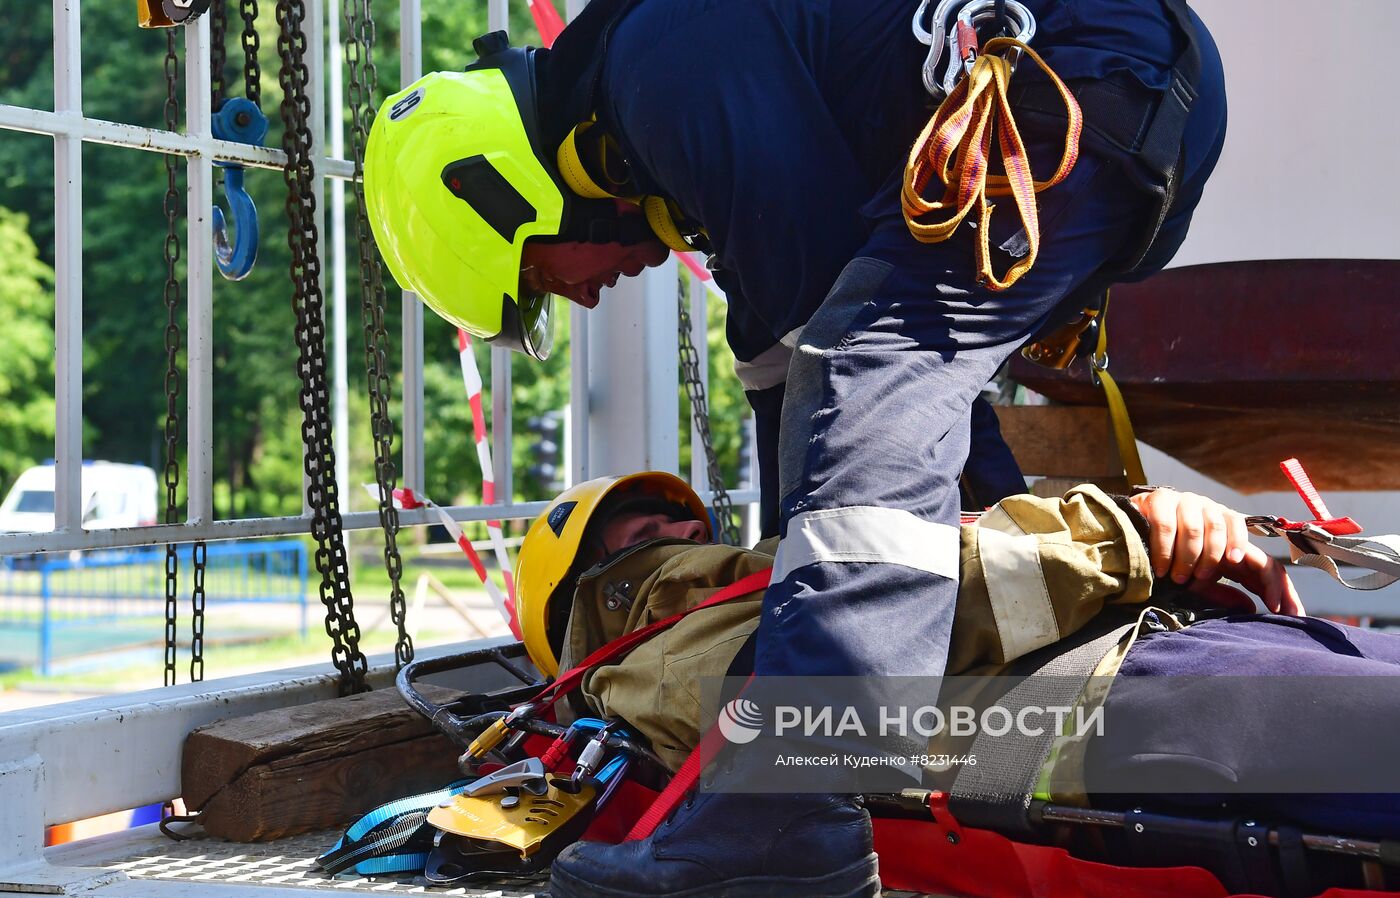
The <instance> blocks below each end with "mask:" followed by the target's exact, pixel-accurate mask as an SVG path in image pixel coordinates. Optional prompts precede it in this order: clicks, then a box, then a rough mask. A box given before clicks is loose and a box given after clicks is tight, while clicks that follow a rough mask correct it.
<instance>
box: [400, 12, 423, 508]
mask: <svg viewBox="0 0 1400 898" xmlns="http://www.w3.org/2000/svg"><path fill="white" fill-rule="evenodd" d="M399 22H400V23H401V24H400V33H399V82H400V83H401V84H403V85H405V86H407V85H409V84H412V83H413V82H414V81H417V80H418V78H419V77H420V76H421V75H422V74H423V13H422V9H421V4H420V3H419V0H399ZM402 309H403V324H402V331H401V333H402V335H403V485H404V486H406V487H408V488H409V489H411V490H417V491H418V492H422V491H423V490H424V489H425V487H426V484H427V470H426V469H427V460H426V450H425V449H424V446H423V423H424V420H425V418H424V413H423V304H422V303H421V302H419V301H418V297H417V295H415V294H413V293H410V292H408V291H407V290H405V291H404V293H403V305H402ZM400 520H402V518H400Z"/></svg>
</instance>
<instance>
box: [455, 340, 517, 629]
mask: <svg viewBox="0 0 1400 898" xmlns="http://www.w3.org/2000/svg"><path fill="white" fill-rule="evenodd" d="M457 355H458V357H459V358H460V359H461V361H462V383H463V384H464V385H465V387H466V390H467V404H468V405H470V406H471V410H472V435H473V436H474V437H475V438H476V460H477V463H478V464H480V466H481V503H482V504H483V505H492V504H494V503H495V501H496V473H495V471H496V469H495V467H494V466H493V465H492V463H491V433H490V431H489V430H487V429H486V410H485V408H484V407H483V406H482V402H481V370H480V369H479V368H477V366H476V356H475V355H474V354H473V353H472V338H471V336H470V335H468V334H467V332H466V331H464V330H460V329H459V330H458V331H457ZM486 534H487V536H489V537H490V539H491V549H492V551H493V552H494V553H495V555H496V564H497V565H499V566H500V568H501V573H502V574H503V575H504V576H505V581H506V598H505V606H504V613H505V615H506V620H507V621H508V622H509V623H510V629H511V632H513V633H514V632H516V630H518V629H519V627H518V625H517V624H516V618H515V577H514V575H513V574H512V573H511V563H510V555H509V554H507V552H506V541H505V537H504V536H503V535H502V533H501V522H500V521H498V520H492V521H487V522H486ZM516 636H517V637H519V633H516Z"/></svg>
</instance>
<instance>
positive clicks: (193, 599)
mask: <svg viewBox="0 0 1400 898" xmlns="http://www.w3.org/2000/svg"><path fill="white" fill-rule="evenodd" d="M208 561H209V550H208V548H207V547H206V546H205V545H204V540H200V541H199V542H197V543H195V544H194V545H193V546H191V547H190V565H191V566H192V567H193V568H194V590H193V591H192V592H191V593H190V607H191V610H192V611H193V614H192V615H191V616H190V682H191V683H198V682H200V681H201V680H203V679H204V567H205V565H206V564H208Z"/></svg>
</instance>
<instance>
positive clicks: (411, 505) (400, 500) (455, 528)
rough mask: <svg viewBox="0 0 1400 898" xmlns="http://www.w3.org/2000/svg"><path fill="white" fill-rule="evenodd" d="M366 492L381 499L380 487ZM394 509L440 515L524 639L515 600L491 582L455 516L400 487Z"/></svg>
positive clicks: (512, 627)
mask: <svg viewBox="0 0 1400 898" xmlns="http://www.w3.org/2000/svg"><path fill="white" fill-rule="evenodd" d="M365 489H366V490H369V494H370V495H371V496H374V497H375V498H376V499H378V497H379V487H378V485H376V484H373V483H366V484H365ZM394 507H395V508H397V509H399V510H400V511H410V510H412V509H415V508H427V509H429V510H431V511H432V512H433V513H434V514H436V515H437V518H438V523H440V524H442V526H443V527H445V528H447V532H448V534H449V535H450V536H451V537H452V540H453V542H455V543H457V546H458V547H459V548H460V549H461V550H462V552H463V553H464V554H465V555H466V556H467V560H468V561H470V562H471V565H472V569H473V570H475V571H476V575H477V576H478V577H480V578H481V585H482V586H484V587H486V594H487V595H489V596H490V597H491V601H492V602H493V603H494V604H495V606H496V610H497V611H499V612H500V613H501V617H503V618H505V620H506V622H507V623H508V624H510V631H511V633H513V634H515V638H516V639H520V638H521V636H520V633H519V627H518V626H517V625H516V623H515V613H514V608H515V602H514V597H513V596H510V597H508V596H506V595H505V594H504V593H502V592H501V588H500V587H499V586H497V585H496V581H494V580H492V579H491V577H490V575H489V574H488V573H487V572H486V565H485V564H483V563H482V561H481V556H480V555H478V554H477V551H476V547H475V546H473V545H472V542H471V540H469V539H467V535H466V534H465V533H463V532H462V527H461V525H459V524H458V523H457V522H456V521H454V520H453V519H452V516H451V515H450V514H448V513H447V511H446V510H445V509H444V508H443V507H442V506H440V505H438V504H437V503H436V502H434V501H433V500H431V499H429V498H427V497H426V496H420V495H418V494H417V493H415V492H414V491H413V490H411V489H409V488H408V487H400V488H399V489H396V490H394ZM502 570H503V571H505V574H506V583H507V584H508V585H509V584H510V582H511V580H510V569H509V568H502Z"/></svg>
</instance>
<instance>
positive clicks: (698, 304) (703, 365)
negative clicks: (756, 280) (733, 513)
mask: <svg viewBox="0 0 1400 898" xmlns="http://www.w3.org/2000/svg"><path fill="white" fill-rule="evenodd" d="M707 311H708V307H707V303H706V297H705V284H704V282H703V281H701V280H700V279H699V278H698V277H696V276H695V275H694V274H692V275H691V276H690V342H691V343H693V344H694V345H695V357H696V360H697V361H698V362H699V365H700V385H701V386H702V387H704V389H705V395H706V396H707V397H710V403H711V405H713V404H714V397H712V396H710V343H709V340H708V339H707V337H708V333H707V331H708V328H707V326H706V325H707V317H708V316H707V315H706V312H707ZM688 417H689V418H690V486H691V488H692V489H697V490H699V489H706V488H708V487H709V486H710V481H709V476H710V475H709V465H708V464H707V463H706V459H705V447H704V444H703V442H702V441H701V439H700V428H699V427H697V426H696V425H695V415H694V414H693V413H692V414H690V415H689V416H688Z"/></svg>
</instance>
